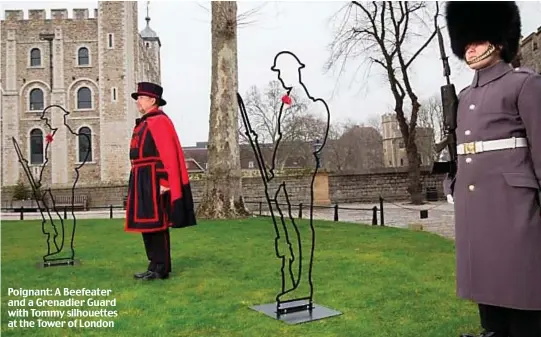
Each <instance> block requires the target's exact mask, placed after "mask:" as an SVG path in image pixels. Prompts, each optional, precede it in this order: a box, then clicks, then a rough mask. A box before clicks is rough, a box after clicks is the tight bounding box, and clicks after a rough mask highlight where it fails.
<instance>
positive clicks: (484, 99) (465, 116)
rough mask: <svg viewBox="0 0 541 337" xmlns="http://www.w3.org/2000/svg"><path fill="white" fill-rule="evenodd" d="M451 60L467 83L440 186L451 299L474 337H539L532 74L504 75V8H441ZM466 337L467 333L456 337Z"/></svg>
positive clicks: (539, 142) (536, 121) (537, 116)
mask: <svg viewBox="0 0 541 337" xmlns="http://www.w3.org/2000/svg"><path fill="white" fill-rule="evenodd" d="M446 20H447V27H448V31H449V37H450V41H451V47H452V50H453V53H454V54H455V55H456V56H457V57H458V58H459V59H460V60H463V61H464V62H465V63H466V64H467V65H468V66H469V67H470V68H471V69H473V70H474V76H473V80H472V83H471V85H469V86H468V87H466V88H465V89H464V90H462V91H461V92H460V93H459V105H458V114H457V130H456V134H457V143H458V147H457V152H458V154H459V156H458V169H457V175H456V179H455V181H453V182H452V183H451V182H449V181H447V182H446V184H444V186H445V187H447V188H446V192H447V194H449V195H452V200H453V202H454V205H455V221H456V268H457V270H456V281H457V295H458V296H459V297H461V298H464V299H467V300H471V301H473V302H475V303H477V304H478V306H479V315H480V323H481V326H482V328H483V329H484V330H483V332H482V333H481V336H484V337H509V336H512V337H540V336H541V208H540V200H539V192H540V190H541V189H540V186H541V181H540V178H541V76H540V75H539V74H537V73H535V72H534V71H533V70H531V69H528V68H523V67H521V68H512V66H511V65H510V63H511V61H512V60H513V59H514V58H515V57H516V55H517V53H518V48H519V42H520V36H521V18H520V13H519V9H518V7H517V5H516V4H515V3H514V2H490V1H483V2H469V1H464V2H455V1H452V2H449V3H448V4H447V7H446ZM462 336H472V335H467V334H465V335H462Z"/></svg>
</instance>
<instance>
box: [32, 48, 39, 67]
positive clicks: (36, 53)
mask: <svg viewBox="0 0 541 337" xmlns="http://www.w3.org/2000/svg"><path fill="white" fill-rule="evenodd" d="M30 66H31V67H39V66H41V50H39V49H38V48H32V50H31V51H30Z"/></svg>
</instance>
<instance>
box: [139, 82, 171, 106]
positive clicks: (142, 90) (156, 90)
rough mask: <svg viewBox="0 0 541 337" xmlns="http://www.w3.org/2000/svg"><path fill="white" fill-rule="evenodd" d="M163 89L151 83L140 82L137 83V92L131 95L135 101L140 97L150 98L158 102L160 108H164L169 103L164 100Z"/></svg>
mask: <svg viewBox="0 0 541 337" xmlns="http://www.w3.org/2000/svg"><path fill="white" fill-rule="evenodd" d="M162 94H163V88H162V87H161V86H159V85H157V84H155V83H151V82H139V83H137V92H134V93H133V94H131V97H132V98H133V99H137V97H139V96H149V97H153V98H155V99H156V100H157V102H158V106H164V105H166V104H167V102H166V101H165V100H164V99H163V98H162Z"/></svg>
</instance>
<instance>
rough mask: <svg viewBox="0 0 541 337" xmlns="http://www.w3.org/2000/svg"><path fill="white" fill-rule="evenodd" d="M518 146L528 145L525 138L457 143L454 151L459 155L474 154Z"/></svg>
mask: <svg viewBox="0 0 541 337" xmlns="http://www.w3.org/2000/svg"><path fill="white" fill-rule="evenodd" d="M518 147H528V141H527V139H526V138H517V137H511V138H506V139H496V140H487V141H479V142H471V143H463V144H458V145H457V147H456V152H457V154H459V155H465V154H476V153H481V152H486V151H496V150H506V149H515V148H518Z"/></svg>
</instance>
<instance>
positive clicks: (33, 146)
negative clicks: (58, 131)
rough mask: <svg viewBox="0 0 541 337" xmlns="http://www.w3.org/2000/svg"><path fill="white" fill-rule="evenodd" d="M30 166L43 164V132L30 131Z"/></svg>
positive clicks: (37, 130)
mask: <svg viewBox="0 0 541 337" xmlns="http://www.w3.org/2000/svg"><path fill="white" fill-rule="evenodd" d="M30 164H33V165H39V164H43V131H41V130H40V129H33V130H32V131H30Z"/></svg>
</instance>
